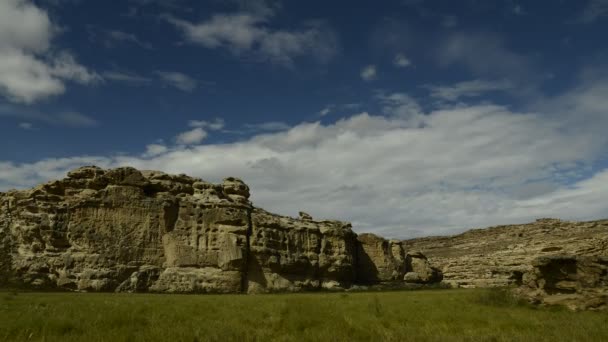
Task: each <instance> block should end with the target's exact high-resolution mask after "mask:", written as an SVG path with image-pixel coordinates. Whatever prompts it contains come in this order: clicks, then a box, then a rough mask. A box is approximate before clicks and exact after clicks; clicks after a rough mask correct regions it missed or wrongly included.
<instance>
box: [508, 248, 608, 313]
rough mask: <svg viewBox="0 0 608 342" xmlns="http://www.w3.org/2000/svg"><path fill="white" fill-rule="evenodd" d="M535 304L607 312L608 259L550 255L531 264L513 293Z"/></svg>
mask: <svg viewBox="0 0 608 342" xmlns="http://www.w3.org/2000/svg"><path fill="white" fill-rule="evenodd" d="M515 292H516V293H517V294H518V295H519V296H521V297H523V298H525V299H527V300H528V301H530V302H532V303H534V304H542V305H563V306H566V307H568V308H570V309H572V310H606V309H608V257H577V256H567V255H560V256H551V257H540V258H537V259H535V260H534V261H533V262H532V269H531V270H530V271H529V272H527V273H526V274H524V276H523V285H522V286H521V287H519V288H518V289H516V291H515Z"/></svg>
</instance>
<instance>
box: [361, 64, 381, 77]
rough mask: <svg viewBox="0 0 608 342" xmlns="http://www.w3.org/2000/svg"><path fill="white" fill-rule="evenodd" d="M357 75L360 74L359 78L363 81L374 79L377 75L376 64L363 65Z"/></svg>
mask: <svg viewBox="0 0 608 342" xmlns="http://www.w3.org/2000/svg"><path fill="white" fill-rule="evenodd" d="M359 76H361V78H362V79H363V80H364V81H373V80H375V79H376V77H377V76H378V73H377V69H376V66H375V65H368V66H366V67H364V68H363V69H361V72H360V73H359Z"/></svg>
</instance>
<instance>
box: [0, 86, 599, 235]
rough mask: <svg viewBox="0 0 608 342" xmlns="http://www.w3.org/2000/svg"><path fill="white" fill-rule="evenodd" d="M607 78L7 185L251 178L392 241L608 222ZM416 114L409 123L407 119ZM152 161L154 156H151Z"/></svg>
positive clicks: (386, 108) (4, 166)
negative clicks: (554, 222) (548, 92)
mask: <svg viewBox="0 0 608 342" xmlns="http://www.w3.org/2000/svg"><path fill="white" fill-rule="evenodd" d="M607 89H608V80H607V79H585V80H583V83H582V84H581V85H580V86H578V87H576V88H574V89H572V90H570V91H568V92H567V93H565V94H562V95H560V96H556V97H554V98H547V99H544V100H543V101H540V102H539V103H538V104H535V105H534V106H532V107H531V108H530V110H527V111H513V110H511V109H509V108H506V107H503V106H498V105H492V104H484V105H465V104H459V105H457V106H445V107H443V108H441V109H438V110H433V111H431V112H424V111H423V110H422V109H421V106H420V105H418V104H417V103H416V102H415V101H414V99H412V98H411V97H409V96H407V94H402V93H388V94H378V95H377V97H376V100H377V101H379V102H380V104H381V107H382V108H383V109H382V110H383V112H385V115H371V114H368V113H360V114H356V115H352V116H349V117H346V118H343V119H341V120H338V121H337V122H335V123H332V124H322V123H320V122H312V123H301V124H298V125H295V126H293V127H291V128H289V129H287V130H283V131H278V132H263V133H260V134H257V135H254V136H253V137H251V138H247V139H245V140H241V141H237V142H233V143H226V144H205V145H197V144H198V143H200V141H202V139H203V138H204V135H205V134H204V133H202V132H204V130H203V128H202V127H195V128H194V130H199V131H197V132H198V133H191V134H190V136H189V137H185V140H187V141H185V142H184V146H175V147H172V148H169V149H166V150H165V149H163V148H162V147H161V148H158V149H157V148H156V147H154V148H149V147H148V148H146V151H145V152H143V153H142V155H140V156H137V155H131V156H129V155H116V156H98V157H94V156H84V157H73V158H63V159H45V160H41V161H39V162H35V163H26V164H15V163H11V162H0V188H2V189H6V188H9V187H13V186H18V187H25V186H29V185H33V184H35V183H38V182H41V181H43V180H47V179H52V178H59V177H62V176H64V175H65V172H66V171H67V170H69V169H71V168H74V167H77V166H80V165H85V164H97V165H100V166H102V167H115V166H118V165H131V166H135V167H137V168H141V169H159V170H164V171H167V172H172V173H188V174H192V175H195V176H199V177H202V178H204V179H207V180H211V181H219V180H221V179H222V178H224V177H227V176H231V175H232V176H238V177H241V178H243V179H244V180H245V181H246V182H247V183H248V184H249V185H250V187H251V189H252V194H253V195H252V196H253V197H252V200H253V202H254V204H255V205H257V206H261V207H263V208H266V209H268V210H271V211H274V212H278V213H283V214H288V215H296V214H297V212H298V210H300V209H302V210H305V211H307V212H310V213H311V214H312V215H313V216H314V217H318V218H340V219H344V220H350V221H352V222H353V225H354V228H355V229H356V230H357V231H359V232H363V231H370V232H375V233H378V234H382V235H385V236H389V237H398V238H406V237H412V236H415V235H433V234H447V233H455V232H459V231H462V230H464V229H465V228H471V227H483V226H488V225H494V224H503V223H505V224H506V223H518V222H526V221H531V220H534V219H535V218H538V217H547V216H549V217H559V218H563V219H595V218H602V217H605V215H606V212H607V211H608V204H606V201H604V200H603V199H604V198H606V196H608V170H606V169H604V170H602V169H594V168H593V164H594V162H596V161H598V160H600V159H601V158H602V157H603V156H604V151H605V148H606V147H607V146H608V137H607V136H606V134H605V132H604V131H605V127H607V126H608V117H606V115H605V113H606V110H607V109H608V102H607V101H608V100H606V96H605V94H606V93H607V92H606V91H607ZM404 113H405V115H404ZM151 152H152V153H151Z"/></svg>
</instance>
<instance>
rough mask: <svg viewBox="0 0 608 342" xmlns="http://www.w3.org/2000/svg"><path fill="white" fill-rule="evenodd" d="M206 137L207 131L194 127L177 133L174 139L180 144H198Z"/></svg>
mask: <svg viewBox="0 0 608 342" xmlns="http://www.w3.org/2000/svg"><path fill="white" fill-rule="evenodd" d="M206 137H207V132H206V131H205V130H203V129H202V128H200V127H198V128H194V129H191V130H189V131H186V132H183V133H180V134H178V135H177V136H176V137H175V141H176V142H177V143H178V144H180V145H193V144H199V143H200V142H202V141H203V140H204V139H205V138H206Z"/></svg>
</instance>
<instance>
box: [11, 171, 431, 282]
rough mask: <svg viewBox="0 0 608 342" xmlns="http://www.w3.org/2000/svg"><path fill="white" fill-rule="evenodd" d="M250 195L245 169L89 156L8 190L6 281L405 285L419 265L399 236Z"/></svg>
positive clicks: (426, 278)
mask: <svg viewBox="0 0 608 342" xmlns="http://www.w3.org/2000/svg"><path fill="white" fill-rule="evenodd" d="M249 196H250V193H249V187H248V186H247V185H246V184H245V183H243V182H242V181H241V180H239V179H237V178H226V179H225V180H224V181H223V182H222V183H221V184H212V183H209V182H205V181H203V180H202V179H199V178H193V177H189V176H186V175H169V174H166V173H163V172H158V171H138V170H136V169H134V168H130V167H123V168H117V169H112V170H104V169H101V168H98V167H93V166H91V167H82V168H79V169H76V170H74V171H71V172H69V173H68V175H67V178H65V179H63V180H58V181H52V182H49V183H46V184H43V185H40V186H37V187H35V188H33V189H30V190H24V191H16V190H13V191H9V192H7V193H0V279H1V280H0V281H1V282H2V283H3V284H0V285H6V284H10V285H13V286H25V287H34V288H39V289H45V288H46V289H66V290H78V291H128V292H145V291H151V292H172V293H173V292H176V293H195V292H214V293H257V292H273V291H301V290H311V289H321V288H326V289H344V288H349V287H351V286H352V285H353V284H355V283H357V282H361V283H365V284H377V283H382V282H388V281H390V282H397V283H403V284H406V283H405V282H404V281H403V277H404V275H405V274H406V272H408V271H411V270H412V268H413V267H419V265H418V264H419V263H412V262H410V263H409V264H408V261H407V260H409V259H408V258H407V255H406V253H405V250H404V249H403V246H402V244H401V243H400V242H398V241H386V240H384V239H382V238H379V237H375V236H373V237H372V236H366V235H361V236H359V237H357V235H356V234H355V233H353V231H352V229H351V225H350V224H349V223H346V222H341V221H319V220H314V219H313V218H312V217H311V216H310V215H309V214H306V213H303V212H302V213H300V218H299V219H294V218H291V217H285V216H279V215H275V214H271V213H269V212H266V211H264V210H262V209H259V208H255V207H254V206H253V205H252V204H251V202H250V201H249ZM408 265H410V266H408ZM414 265H416V266H414ZM408 267H409V268H408ZM418 273H424V272H418ZM434 279H435V278H432V277H430V278H429V277H421V278H420V281H422V282H429V281H433V280H434Z"/></svg>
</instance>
